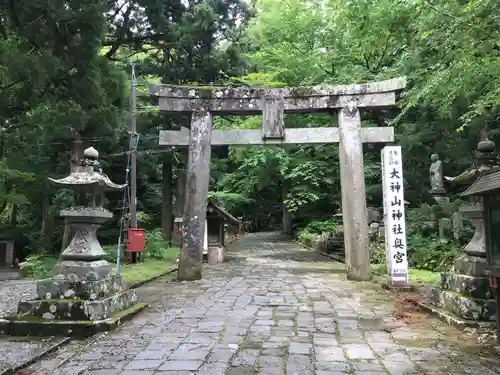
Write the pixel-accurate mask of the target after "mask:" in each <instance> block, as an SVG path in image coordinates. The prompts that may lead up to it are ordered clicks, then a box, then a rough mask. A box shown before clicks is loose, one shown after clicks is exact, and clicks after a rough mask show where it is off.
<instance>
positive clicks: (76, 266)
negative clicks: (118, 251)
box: [52, 260, 111, 282]
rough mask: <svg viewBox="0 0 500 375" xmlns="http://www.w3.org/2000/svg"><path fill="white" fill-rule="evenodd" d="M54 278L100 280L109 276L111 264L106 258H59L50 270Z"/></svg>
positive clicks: (72, 280)
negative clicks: (92, 259) (90, 259)
mask: <svg viewBox="0 0 500 375" xmlns="http://www.w3.org/2000/svg"><path fill="white" fill-rule="evenodd" d="M52 274H53V275H54V278H55V279H66V280H69V281H71V282H78V281H83V280H102V279H105V278H108V277H110V275H111V264H109V262H108V261H107V260H94V261H85V260H59V261H58V262H57V264H56V265H55V267H54V270H53V272H52Z"/></svg>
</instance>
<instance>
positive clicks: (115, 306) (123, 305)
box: [17, 289, 137, 320]
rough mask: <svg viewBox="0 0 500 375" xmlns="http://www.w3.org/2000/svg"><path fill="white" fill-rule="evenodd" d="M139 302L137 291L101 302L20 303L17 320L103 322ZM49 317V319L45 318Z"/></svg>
mask: <svg viewBox="0 0 500 375" xmlns="http://www.w3.org/2000/svg"><path fill="white" fill-rule="evenodd" d="M136 302H137V295H136V293H135V289H130V290H125V291H122V292H120V293H117V294H114V295H112V296H110V297H107V298H103V299H99V300H75V299H69V298H68V299H42V300H34V301H25V302H21V303H19V308H18V311H17V318H18V319H23V317H25V316H34V317H39V318H42V319H47V320H103V319H107V318H109V317H110V316H112V315H113V314H116V313H117V312H119V311H123V310H125V309H128V308H129V307H130V306H132V305H134V304H135V303H136ZM45 315H47V316H48V318H44V316H45Z"/></svg>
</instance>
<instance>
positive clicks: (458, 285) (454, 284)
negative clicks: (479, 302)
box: [441, 272, 492, 299]
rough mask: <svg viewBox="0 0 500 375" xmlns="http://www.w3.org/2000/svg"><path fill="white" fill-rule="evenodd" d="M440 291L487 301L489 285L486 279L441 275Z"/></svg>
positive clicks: (448, 274) (489, 296)
mask: <svg viewBox="0 0 500 375" xmlns="http://www.w3.org/2000/svg"><path fill="white" fill-rule="evenodd" d="M441 289H443V290H449V291H452V292H457V293H461V294H463V295H464V296H465V297H472V298H483V299H489V298H492V297H491V293H490V285H489V282H488V279H487V278H486V277H475V276H467V275H458V274H453V273H445V272H444V273H442V274H441Z"/></svg>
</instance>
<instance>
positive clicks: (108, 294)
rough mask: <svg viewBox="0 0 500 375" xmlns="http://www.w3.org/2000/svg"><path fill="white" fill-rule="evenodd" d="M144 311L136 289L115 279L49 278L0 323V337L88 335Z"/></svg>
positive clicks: (112, 326) (38, 284)
mask: <svg viewBox="0 0 500 375" xmlns="http://www.w3.org/2000/svg"><path fill="white" fill-rule="evenodd" d="M144 307H145V305H144V304H140V303H138V298H137V294H136V290H135V289H126V288H125V286H124V285H123V284H122V283H121V282H120V281H119V280H118V279H116V278H113V277H108V278H105V279H100V280H82V281H76V282H73V281H70V280H69V279H68V278H66V279H62V278H51V279H45V280H40V281H38V282H37V298H36V299H34V300H31V301H23V302H20V303H19V306H18V310H17V314H14V315H12V316H8V317H5V318H3V319H0V333H2V332H3V333H6V334H12V335H16V334H23V335H26V334H30V335H34V336H44V335H51V336H53V335H57V334H61V335H64V336H67V335H73V334H74V335H77V336H80V335H87V334H93V333H95V332H100V331H103V330H109V329H113V328H115V327H116V326H118V325H119V322H120V321H122V320H123V319H125V318H127V317H128V316H129V315H134V314H135V313H137V312H138V311H140V310H142V309H143V308H144Z"/></svg>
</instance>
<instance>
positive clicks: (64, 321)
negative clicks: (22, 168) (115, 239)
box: [0, 147, 146, 335]
mask: <svg viewBox="0 0 500 375" xmlns="http://www.w3.org/2000/svg"><path fill="white" fill-rule="evenodd" d="M98 157H99V153H98V152H97V150H95V149H94V148H93V147H90V148H87V149H86V150H85V151H84V153H83V158H82V159H81V160H80V161H79V162H78V163H77V165H76V166H75V168H74V169H73V171H72V172H71V173H70V175H69V176H67V177H64V178H61V179H52V178H50V180H51V181H52V182H53V183H54V184H56V185H57V186H59V187H62V188H66V189H71V190H73V191H74V192H75V193H76V197H77V199H76V200H77V205H75V206H72V207H68V208H65V209H63V210H61V212H60V214H61V216H63V217H65V219H66V220H67V222H68V224H70V225H71V227H72V228H73V229H74V232H75V233H74V236H73V239H72V240H71V242H70V244H69V245H68V246H67V248H66V249H64V250H63V252H62V253H61V255H60V258H59V260H58V262H57V264H56V266H55V267H54V270H53V277H52V278H50V279H44V280H39V281H38V282H37V297H36V299H35V300H31V301H26V302H21V303H20V304H19V307H18V312H17V314H15V315H14V316H9V317H6V318H4V319H0V332H4V333H7V334H14V335H26V334H34V335H40V334H42V335H43V334H47V335H54V334H56V333H60V334H63V335H68V334H77V335H88V334H92V333H95V332H97V331H102V330H108V329H111V328H113V327H115V326H117V325H118V324H119V323H120V322H121V320H122V319H123V318H125V317H127V316H130V315H132V314H133V313H135V312H137V311H140V310H141V309H143V308H144V307H145V306H146V305H144V304H141V303H138V302H137V296H136V292H135V290H134V289H127V288H126V287H125V286H124V285H123V284H122V283H121V281H120V280H118V279H116V278H115V277H114V276H112V272H111V271H112V269H111V264H110V263H109V262H108V261H107V260H106V253H105V252H104V250H103V248H102V247H101V245H100V243H99V240H98V238H97V230H98V229H99V227H100V226H101V225H102V224H103V223H105V222H106V221H108V220H110V219H111V218H112V217H113V214H112V213H111V212H110V211H108V210H107V209H106V208H104V207H103V203H104V193H105V192H106V191H120V190H123V189H124V188H125V187H126V185H118V184H115V183H113V182H112V181H111V180H110V179H109V178H108V177H107V176H106V175H105V174H104V173H102V170H101V168H100V165H99V162H98Z"/></svg>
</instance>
